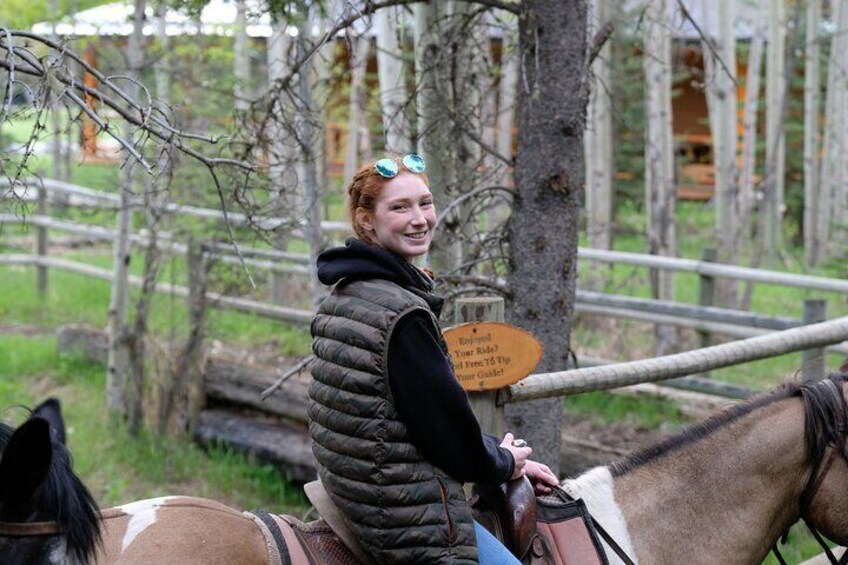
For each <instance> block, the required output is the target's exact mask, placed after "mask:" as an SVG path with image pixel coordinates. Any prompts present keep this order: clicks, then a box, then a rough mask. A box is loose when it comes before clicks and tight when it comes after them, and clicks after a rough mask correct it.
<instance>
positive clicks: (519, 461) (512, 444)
mask: <svg viewBox="0 0 848 565" xmlns="http://www.w3.org/2000/svg"><path fill="white" fill-rule="evenodd" d="M501 447H503V448H504V449H506V450H507V451H509V452H510V453H511V454H512V459H513V460H514V461H515V467H514V470H513V472H512V476H511V477H510V480H512V479H517V478H518V477H523V476H524V467H525V465H526V464H527V458H528V457H530V454H531V453H533V450H532V449H531V448H529V447H527V442H526V441H524V440H516V439H515V438H514V437H513V435H512V434H511V433H509V432H507V434H506V435H505V436H504V438H503V441H502V442H501Z"/></svg>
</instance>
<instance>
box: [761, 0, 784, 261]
mask: <svg viewBox="0 0 848 565" xmlns="http://www.w3.org/2000/svg"><path fill="white" fill-rule="evenodd" d="M768 28H769V29H768V35H769V45H768V55H767V61H766V163H768V164H769V165H770V169H771V170H767V171H766V175H765V176H766V178H767V186H766V190H767V191H768V192H767V194H766V195H765V196H766V200H767V206H766V210H767V214H768V224H767V225H768V231H767V244H768V246H767V255H768V257H769V261H770V262H771V263H774V261H775V260H776V259H777V254H778V252H779V250H780V248H781V246H782V245H781V240H782V237H781V224H782V220H783V208H784V206H783V192H784V184H785V181H784V177H785V171H786V149H785V147H786V134H785V128H784V127H783V124H782V123H781V117H782V107H783V93H784V89H785V88H786V72H785V62H786V54H785V47H786V10H785V7H784V0H769V10H768Z"/></svg>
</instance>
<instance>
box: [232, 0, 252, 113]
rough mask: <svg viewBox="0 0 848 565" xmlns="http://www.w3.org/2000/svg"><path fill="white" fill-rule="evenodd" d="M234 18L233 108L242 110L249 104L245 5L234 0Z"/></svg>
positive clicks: (248, 56) (240, 1)
mask: <svg viewBox="0 0 848 565" xmlns="http://www.w3.org/2000/svg"><path fill="white" fill-rule="evenodd" d="M235 4H236V20H235V22H234V24H233V76H234V77H235V84H234V86H233V93H234V94H235V99H236V100H235V109H236V111H237V112H244V111H245V110H247V108H248V107H249V106H250V101H249V99H250V94H249V85H250V53H249V51H248V37H247V5H246V4H245V0H236V2H235Z"/></svg>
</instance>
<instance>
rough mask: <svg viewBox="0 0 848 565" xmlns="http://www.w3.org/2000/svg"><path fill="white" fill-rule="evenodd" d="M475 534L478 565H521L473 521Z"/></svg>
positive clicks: (496, 539) (494, 538)
mask: <svg viewBox="0 0 848 565" xmlns="http://www.w3.org/2000/svg"><path fill="white" fill-rule="evenodd" d="M474 533H476V534H477V553H478V558H479V561H480V565H521V562H520V561H519V560H518V559H516V558H515V556H514V555H513V554H512V553H511V552H510V551H509V550H508V549H507V548H506V546H505V545H504V544H502V543H501V542H500V540H498V538H496V537H495V536H493V535H492V533H491V532H489V530H487V529H486V528H484V527H483V526H481V525H480V524H478V523H477V521H476V520H475V521H474Z"/></svg>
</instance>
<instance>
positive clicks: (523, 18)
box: [507, 0, 588, 472]
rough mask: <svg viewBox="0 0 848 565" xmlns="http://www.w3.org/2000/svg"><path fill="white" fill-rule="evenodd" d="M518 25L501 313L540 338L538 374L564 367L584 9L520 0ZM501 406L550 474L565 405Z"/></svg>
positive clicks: (582, 95)
mask: <svg viewBox="0 0 848 565" xmlns="http://www.w3.org/2000/svg"><path fill="white" fill-rule="evenodd" d="M518 28H519V41H520V56H521V61H522V67H521V73H522V76H521V80H520V81H519V85H520V88H519V103H518V124H519V125H518V132H519V134H518V152H517V157H516V165H515V181H516V196H515V205H514V210H513V214H512V217H511V218H510V221H509V226H508V240H509V262H510V265H509V266H510V269H509V283H510V288H511V291H512V297H511V303H510V304H509V305H508V307H507V312H508V321H509V322H511V323H513V324H515V325H517V326H519V327H523V328H525V329H526V330H528V331H530V332H531V333H533V334H534V335H535V336H536V337H537V338H538V339H539V340H540V341H541V343H542V344H543V346H544V349H545V354H544V357H543V358H542V361H541V363H540V365H539V368H538V370H540V371H548V370H553V369H555V368H564V367H566V366H568V359H569V350H570V335H571V321H572V314H573V311H574V294H575V283H576V275H577V269H576V267H577V244H578V231H579V230H578V226H579V215H580V199H581V190H582V187H583V166H584V161H583V127H584V123H583V119H584V115H585V111H586V104H587V99H588V84H587V81H588V76H587V69H586V6H585V3H584V2H582V1H580V0H568V1H563V0H526V1H525V2H524V3H522V7H521V14H520V17H519V26H518ZM540 38H544V41H540ZM507 408H508V410H507V430H511V431H513V432H515V433H517V434H519V435H520V436H522V437H524V438H526V439H527V440H528V441H529V442H530V444H531V445H532V446H533V448H534V458H535V459H538V460H539V461H544V462H546V463H548V464H549V465H550V466H551V468H552V469H554V472H556V469H557V468H558V467H559V450H560V431H561V427H562V399H561V398H555V399H551V400H544V401H542V402H541V403H536V402H533V403H522V404H521V405H520V406H508V407H507Z"/></svg>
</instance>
